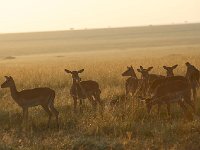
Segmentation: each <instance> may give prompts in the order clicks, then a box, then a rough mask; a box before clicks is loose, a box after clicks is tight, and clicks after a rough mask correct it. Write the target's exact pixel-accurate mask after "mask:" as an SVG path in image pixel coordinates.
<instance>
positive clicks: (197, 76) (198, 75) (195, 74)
mask: <svg viewBox="0 0 200 150" xmlns="http://www.w3.org/2000/svg"><path fill="white" fill-rule="evenodd" d="M185 65H186V66H187V72H186V75H185V77H186V78H187V79H188V80H189V81H190V84H191V88H192V92H193V98H194V100H195V101H196V100H197V88H198V87H199V85H200V83H199V80H200V72H199V70H198V69H197V68H196V67H195V66H193V65H191V64H190V63H189V62H186V63H185Z"/></svg>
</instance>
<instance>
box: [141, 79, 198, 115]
mask: <svg viewBox="0 0 200 150" xmlns="http://www.w3.org/2000/svg"><path fill="white" fill-rule="evenodd" d="M155 82H157V83H154V84H157V86H155V85H154V87H151V88H153V89H151V94H152V97H151V98H148V99H146V100H145V101H146V106H147V110H148V112H150V110H151V108H152V106H153V105H156V104H158V105H162V104H167V110H168V115H169V116H170V104H171V103H178V104H179V105H180V106H181V108H182V109H183V111H184V112H185V113H186V114H187V115H188V117H189V118H190V119H192V114H191V113H189V111H188V110H187V107H186V106H185V102H186V103H187V104H189V105H190V106H191V107H192V108H193V110H194V111H195V106H194V103H193V101H192V100H191V90H190V89H191V87H190V84H189V82H188V80H187V79H186V78H185V77H182V76H174V77H166V78H165V79H160V80H157V81H155ZM152 86H153V85H152Z"/></svg>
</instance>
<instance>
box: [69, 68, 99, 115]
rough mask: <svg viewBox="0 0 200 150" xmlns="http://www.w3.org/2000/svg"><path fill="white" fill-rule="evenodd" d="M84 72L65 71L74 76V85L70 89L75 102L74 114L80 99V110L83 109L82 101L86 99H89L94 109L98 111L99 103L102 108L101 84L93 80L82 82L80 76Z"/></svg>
mask: <svg viewBox="0 0 200 150" xmlns="http://www.w3.org/2000/svg"><path fill="white" fill-rule="evenodd" d="M83 71H84V69H81V70H79V71H70V70H67V69H65V72H66V73H70V74H71V75H72V80H73V83H72V86H71V89H70V94H71V96H72V97H73V100H74V112H75V111H76V106H77V100H78V99H79V100H80V110H81V107H82V99H86V98H88V99H89V101H90V102H91V103H92V105H93V108H94V109H96V105H97V102H98V103H99V104H100V105H101V106H102V103H101V100H100V94H101V90H100V89H99V84H98V83H97V82H96V81H92V80H87V81H81V78H80V77H79V74H80V73H82V72H83Z"/></svg>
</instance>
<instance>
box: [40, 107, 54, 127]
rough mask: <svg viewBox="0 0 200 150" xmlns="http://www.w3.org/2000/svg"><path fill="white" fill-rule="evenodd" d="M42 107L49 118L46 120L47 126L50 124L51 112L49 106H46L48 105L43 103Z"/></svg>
mask: <svg viewBox="0 0 200 150" xmlns="http://www.w3.org/2000/svg"><path fill="white" fill-rule="evenodd" d="M42 107H43V109H44V110H45V111H46V112H47V114H48V115H49V120H48V123H47V128H49V125H50V122H51V116H52V113H51V111H50V110H49V107H48V106H46V105H43V106H42Z"/></svg>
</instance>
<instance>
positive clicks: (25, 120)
mask: <svg viewBox="0 0 200 150" xmlns="http://www.w3.org/2000/svg"><path fill="white" fill-rule="evenodd" d="M23 123H24V124H25V126H26V128H27V125H28V108H27V107H24V108H23Z"/></svg>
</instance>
